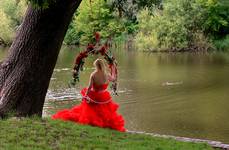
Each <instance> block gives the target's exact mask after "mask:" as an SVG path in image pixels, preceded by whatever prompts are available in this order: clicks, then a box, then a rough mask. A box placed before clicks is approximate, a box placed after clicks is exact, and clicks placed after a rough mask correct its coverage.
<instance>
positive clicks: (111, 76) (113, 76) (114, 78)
mask: <svg viewBox="0 0 229 150" xmlns="http://www.w3.org/2000/svg"><path fill="white" fill-rule="evenodd" d="M117 78H118V70H117V68H116V65H112V66H111V72H110V74H109V75H108V79H109V81H112V82H114V81H117Z"/></svg>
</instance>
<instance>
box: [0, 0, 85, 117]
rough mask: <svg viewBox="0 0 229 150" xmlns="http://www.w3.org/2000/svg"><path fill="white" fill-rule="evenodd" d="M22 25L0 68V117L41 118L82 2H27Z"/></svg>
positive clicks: (36, 0) (33, 0)
mask: <svg viewBox="0 0 229 150" xmlns="http://www.w3.org/2000/svg"><path fill="white" fill-rule="evenodd" d="M30 1H31V3H30V4H29V6H28V9H27V12H26V15H25V18H24V20H23V23H22V25H21V27H20V29H19V31H18V33H17V36H16V38H15V40H14V42H13V44H12V45H11V47H10V49H9V53H8V56H7V58H6V59H5V60H4V61H3V62H2V63H1V65H0V116H2V117H4V116H5V115H6V114H7V113H9V112H12V111H13V112H15V113H16V115H17V116H31V115H34V114H36V115H39V116H41V115H42V109H43V104H44V100H45V95H46V92H47V89H48V85H49V82H50V78H51V75H52V73H53V69H54V67H55V64H56V60H57V57H58V54H59V50H60V48H61V45H62V42H63V39H64V36H65V34H66V31H67V29H68V25H69V23H70V22H71V19H72V16H73V14H74V12H75V10H76V9H77V7H78V6H79V4H80V2H81V0H30Z"/></svg>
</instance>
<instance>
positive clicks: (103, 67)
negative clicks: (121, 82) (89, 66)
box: [94, 59, 107, 75]
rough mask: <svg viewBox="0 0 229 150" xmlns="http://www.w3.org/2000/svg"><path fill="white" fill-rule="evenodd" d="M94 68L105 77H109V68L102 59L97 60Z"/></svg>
mask: <svg viewBox="0 0 229 150" xmlns="http://www.w3.org/2000/svg"><path fill="white" fill-rule="evenodd" d="M94 66H95V67H96V68H97V69H98V70H101V71H102V72H103V73H104V74H105V75H107V66H106V64H105V62H104V61H103V60H102V59H96V60H95V61H94Z"/></svg>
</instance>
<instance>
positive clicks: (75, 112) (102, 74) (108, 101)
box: [52, 59, 125, 132]
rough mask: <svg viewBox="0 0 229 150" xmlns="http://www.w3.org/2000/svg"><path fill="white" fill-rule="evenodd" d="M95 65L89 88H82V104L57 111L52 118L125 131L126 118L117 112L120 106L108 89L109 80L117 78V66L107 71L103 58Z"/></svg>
mask: <svg viewBox="0 0 229 150" xmlns="http://www.w3.org/2000/svg"><path fill="white" fill-rule="evenodd" d="M94 66H95V68H96V69H95V71H94V72H93V73H92V74H91V76H90V81H89V86H88V88H84V89H83V90H81V94H82V96H83V98H82V102H81V104H80V105H76V106H74V107H73V108H71V109H65V110H61V111H59V112H57V113H56V114H54V115H53V116H52V119H61V120H65V121H73V122H76V123H81V124H87V125H92V126H98V127H102V128H111V129H114V130H118V131H121V132H124V131H125V128H124V119H123V117H122V116H121V115H119V114H118V113H117V112H116V111H117V109H118V107H119V106H118V104H116V103H114V102H113V100H112V97H111V95H110V93H109V92H108V90H107V87H108V82H109V81H114V80H116V79H117V77H116V76H114V70H115V68H114V67H115V66H111V74H108V73H107V72H106V70H107V69H106V65H105V63H104V61H103V60H102V59H97V60H96V61H95V62H94Z"/></svg>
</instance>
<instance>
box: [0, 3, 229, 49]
mask: <svg viewBox="0 0 229 150" xmlns="http://www.w3.org/2000/svg"><path fill="white" fill-rule="evenodd" d="M26 8H27V4H26V2H25V0H21V1H19V2H17V1H8V0H1V1H0V27H1V28H0V45H2V46H9V45H10V44H11V43H12V41H13V39H14V37H15V35H16V32H17V31H18V29H19V28H20V24H21V23H22V21H23V16H24V14H25V11H26ZM95 32H100V34H101V36H102V39H104V40H106V39H112V41H113V43H114V44H117V43H120V42H124V43H125V42H127V44H129V42H130V43H133V45H134V46H135V47H136V49H137V50H139V51H149V52H171V51H172V52H187V51H188V52H192V51H194V52H197V51H200V52H203V51H204V52H206V51H209V50H218V51H228V50H229V2H228V1H227V0H165V1H162V0H144V1H143V0H139V1H135V2H134V1H132V0H130V1H128V0H123V1H121V2H119V1H116V0H108V1H103V0H94V1H93V2H92V1H89V0H86V1H83V2H82V3H81V5H80V7H79V9H78V10H77V12H76V13H75V15H74V17H73V20H72V22H71V24H70V26H69V28H68V31H67V34H66V36H65V39H64V45H87V44H88V43H91V42H93V41H94V40H95V39H94V38H93V37H94V35H93V34H94V33H95Z"/></svg>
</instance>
